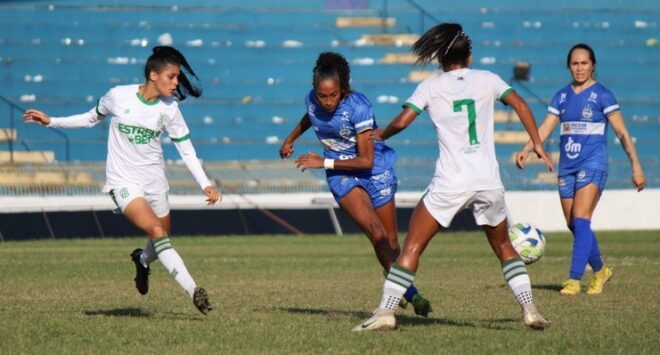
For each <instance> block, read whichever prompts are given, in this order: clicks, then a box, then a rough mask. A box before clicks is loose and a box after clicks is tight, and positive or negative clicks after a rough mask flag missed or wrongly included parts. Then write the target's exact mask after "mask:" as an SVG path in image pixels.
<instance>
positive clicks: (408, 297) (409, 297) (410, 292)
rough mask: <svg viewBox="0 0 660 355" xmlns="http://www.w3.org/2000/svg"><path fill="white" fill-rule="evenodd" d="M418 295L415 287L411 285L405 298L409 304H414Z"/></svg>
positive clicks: (404, 295)
mask: <svg viewBox="0 0 660 355" xmlns="http://www.w3.org/2000/svg"><path fill="white" fill-rule="evenodd" d="M416 293H417V288H416V287H415V285H410V287H408V289H406V293H404V294H403V298H405V299H406V301H408V302H412V298H413V296H414V295H415V294H416Z"/></svg>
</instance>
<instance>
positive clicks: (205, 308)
mask: <svg viewBox="0 0 660 355" xmlns="http://www.w3.org/2000/svg"><path fill="white" fill-rule="evenodd" d="M193 304H194V305H195V307H197V309H199V311H200V312H202V314H203V315H207V314H209V312H210V311H212V310H213V305H212V304H211V301H209V295H208V293H206V290H205V289H204V288H202V287H195V292H193Z"/></svg>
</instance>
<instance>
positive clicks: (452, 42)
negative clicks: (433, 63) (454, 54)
mask: <svg viewBox="0 0 660 355" xmlns="http://www.w3.org/2000/svg"><path fill="white" fill-rule="evenodd" d="M464 34H465V33H463V31H458V33H456V36H454V39H452V40H451V42H449V45H448V46H447V49H445V54H443V56H442V57H446V56H447V53H449V49H451V46H453V45H454V42H456V40H457V39H458V37H460V36H462V35H464Z"/></svg>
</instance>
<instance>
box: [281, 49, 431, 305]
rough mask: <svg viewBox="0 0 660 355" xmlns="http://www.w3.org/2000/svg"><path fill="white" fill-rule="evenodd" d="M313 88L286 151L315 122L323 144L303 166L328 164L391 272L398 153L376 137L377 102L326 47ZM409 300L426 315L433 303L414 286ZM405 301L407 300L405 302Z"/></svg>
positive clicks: (338, 194) (342, 198)
mask: <svg viewBox="0 0 660 355" xmlns="http://www.w3.org/2000/svg"><path fill="white" fill-rule="evenodd" d="M312 84H313V88H312V90H311V91H310V92H309V94H307V96H306V97H305V107H306V108H307V112H306V113H305V115H303V117H302V119H301V120H300V122H299V123H298V124H297V125H296V127H294V129H293V130H292V131H291V133H290V134H289V136H288V137H287V138H286V139H285V140H284V142H283V143H282V146H281V147H280V151H279V153H280V157H281V158H283V159H288V158H290V157H291V156H292V154H293V143H294V142H295V141H296V139H298V137H300V135H302V134H303V133H304V132H305V131H307V130H308V129H309V128H310V127H311V128H313V130H314V133H315V134H316V137H317V138H318V139H319V141H320V142H321V145H322V146H323V157H321V156H320V155H319V154H316V153H311V152H310V153H308V154H303V155H301V156H299V157H298V158H297V159H296V160H295V164H296V166H297V167H298V168H300V169H302V170H303V171H305V170H307V169H325V170H326V176H327V180H328V187H329V188H330V191H331V192H332V195H333V196H334V198H335V200H336V201H337V203H338V204H339V206H340V207H341V209H342V210H344V212H346V213H347V214H348V215H349V216H350V217H351V218H352V219H353V221H355V223H356V224H357V225H358V226H359V227H360V229H361V230H362V231H363V232H364V233H365V234H366V236H367V237H368V238H369V240H370V241H371V244H372V245H373V248H374V250H375V252H376V257H377V258H378V261H379V262H380V264H381V266H382V267H383V270H384V271H385V273H387V272H388V271H389V269H390V266H391V265H392V262H394V260H396V258H397V257H398V256H399V252H400V248H399V243H398V241H397V225H396V208H395V202H394V194H395V192H396V190H397V184H398V181H397V178H396V175H395V173H394V163H395V161H396V153H395V152H394V150H393V149H392V148H390V147H388V146H386V145H385V144H384V143H383V142H382V141H374V140H373V131H374V130H375V129H376V128H377V125H376V120H375V118H374V113H373V110H372V106H371V103H370V102H369V100H368V99H367V97H366V96H364V95H363V94H361V93H359V92H355V91H353V90H352V89H351V87H350V67H349V65H348V62H347V61H346V59H345V58H344V57H343V56H342V55H341V54H338V53H333V52H324V53H321V54H320V55H319V57H318V59H317V61H316V66H315V67H314V71H313V80H312ZM405 300H406V301H408V302H410V303H412V304H413V306H414V310H415V313H416V314H418V315H422V316H424V317H426V316H428V313H429V312H430V311H431V305H430V303H429V302H428V301H427V300H426V299H424V298H423V297H422V296H421V295H420V294H419V293H418V292H417V290H416V289H415V287H414V286H412V285H411V286H410V287H409V288H408V290H407V292H406V295H405ZM404 304H405V302H404Z"/></svg>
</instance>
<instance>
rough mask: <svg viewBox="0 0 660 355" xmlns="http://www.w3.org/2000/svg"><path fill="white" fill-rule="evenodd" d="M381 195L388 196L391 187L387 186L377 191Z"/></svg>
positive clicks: (390, 192)
mask: <svg viewBox="0 0 660 355" xmlns="http://www.w3.org/2000/svg"><path fill="white" fill-rule="evenodd" d="M378 192H379V193H380V195H381V196H389V195H391V194H392V187H390V186H388V187H386V188H384V189H382V190H380V191H378Z"/></svg>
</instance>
